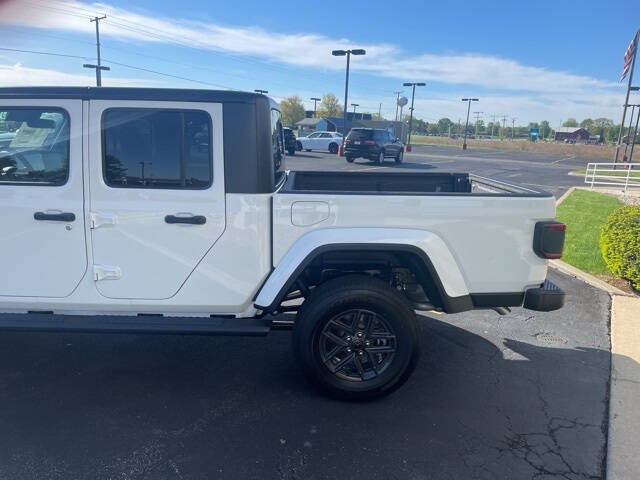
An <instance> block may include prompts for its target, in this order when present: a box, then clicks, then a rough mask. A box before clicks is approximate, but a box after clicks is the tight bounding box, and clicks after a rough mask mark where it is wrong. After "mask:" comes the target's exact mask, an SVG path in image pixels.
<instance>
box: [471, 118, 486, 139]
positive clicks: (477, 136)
mask: <svg viewBox="0 0 640 480" xmlns="http://www.w3.org/2000/svg"><path fill="white" fill-rule="evenodd" d="M483 113H484V112H473V114H474V115H475V116H476V138H478V120H479V119H480V115H482V114H483Z"/></svg>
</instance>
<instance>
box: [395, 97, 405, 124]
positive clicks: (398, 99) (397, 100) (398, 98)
mask: <svg viewBox="0 0 640 480" xmlns="http://www.w3.org/2000/svg"><path fill="white" fill-rule="evenodd" d="M402 92H403V90H400V91H399V92H393V93H395V94H396V120H395V121H396V122H397V121H398V102H399V101H400V94H401V93H402ZM400 120H402V119H400Z"/></svg>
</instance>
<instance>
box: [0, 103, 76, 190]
mask: <svg viewBox="0 0 640 480" xmlns="http://www.w3.org/2000/svg"><path fill="white" fill-rule="evenodd" d="M68 170H69V118H68V115H67V113H66V112H64V111H62V110H59V109H51V108H49V109H46V108H1V107H0V183H35V184H43V185H62V184H64V183H65V182H66V180H67V175H68Z"/></svg>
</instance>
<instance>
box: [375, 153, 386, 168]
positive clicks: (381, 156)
mask: <svg viewBox="0 0 640 480" xmlns="http://www.w3.org/2000/svg"><path fill="white" fill-rule="evenodd" d="M376 163H377V164H378V165H382V164H383V163H384V150H380V154H379V155H378V159H377V160H376Z"/></svg>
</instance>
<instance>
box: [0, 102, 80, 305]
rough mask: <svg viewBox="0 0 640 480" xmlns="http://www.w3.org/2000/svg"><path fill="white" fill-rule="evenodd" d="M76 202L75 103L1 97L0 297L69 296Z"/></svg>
mask: <svg viewBox="0 0 640 480" xmlns="http://www.w3.org/2000/svg"><path fill="white" fill-rule="evenodd" d="M83 201H84V200H83V184H82V100H56V101H51V100H48V101H47V100H0V205H1V207H0V254H1V255H2V258H1V260H0V264H1V265H2V274H1V275H0V295H2V296H21V297H22V296H25V297H66V296H68V295H70V294H71V293H72V292H73V290H74V289H75V288H76V286H77V285H78V283H79V282H80V280H81V279H82V277H83V275H84V274H85V271H86V269H87V254H86V244H85V229H84V206H83Z"/></svg>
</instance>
